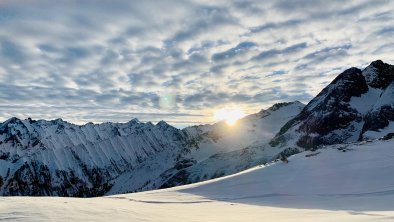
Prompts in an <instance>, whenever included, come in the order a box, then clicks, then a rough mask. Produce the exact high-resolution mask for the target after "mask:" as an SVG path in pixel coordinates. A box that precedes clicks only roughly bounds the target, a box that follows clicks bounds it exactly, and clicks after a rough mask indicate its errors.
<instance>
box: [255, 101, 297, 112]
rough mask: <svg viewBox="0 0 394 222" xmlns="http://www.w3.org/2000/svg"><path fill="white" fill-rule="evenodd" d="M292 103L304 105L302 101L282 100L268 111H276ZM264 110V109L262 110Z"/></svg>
mask: <svg viewBox="0 0 394 222" xmlns="http://www.w3.org/2000/svg"><path fill="white" fill-rule="evenodd" d="M290 105H304V104H302V103H301V102H300V101H298V100H297V101H293V102H281V103H275V104H274V105H272V106H271V107H270V108H268V111H276V110H278V109H280V108H282V107H286V106H290ZM262 111H264V110H262Z"/></svg>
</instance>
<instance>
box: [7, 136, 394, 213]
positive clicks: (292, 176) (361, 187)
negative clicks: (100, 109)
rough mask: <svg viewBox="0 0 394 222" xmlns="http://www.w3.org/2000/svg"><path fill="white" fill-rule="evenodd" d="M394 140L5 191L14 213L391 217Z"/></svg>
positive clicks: (11, 210)
mask: <svg viewBox="0 0 394 222" xmlns="http://www.w3.org/2000/svg"><path fill="white" fill-rule="evenodd" d="M393 147H394V140H387V141H374V142H362V143H359V144H347V145H333V146H327V147H325V148H323V149H320V150H318V151H314V152H311V151H306V152H303V153H300V154H297V155H294V156H292V157H290V158H289V163H287V164H286V163H284V162H275V163H271V164H269V165H267V166H259V167H255V168H252V169H249V170H247V171H244V172H241V173H238V174H235V175H232V176H227V177H224V178H219V179H215V180H211V181H206V182H201V183H197V184H192V185H187V186H180V187H176V188H170V189H165V190H157V191H149V192H141V193H135V194H124V195H116V196H105V197H98V198H89V199H78V198H59V197H0V220H13V221H108V220H110V221H393V220H394V206H393V204H392V203H393V202H394V177H392V176H391V174H392V172H394V161H393V159H394V149H393Z"/></svg>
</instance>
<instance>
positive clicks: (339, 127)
mask: <svg viewBox="0 0 394 222" xmlns="http://www.w3.org/2000/svg"><path fill="white" fill-rule="evenodd" d="M393 81H394V66H392V65H389V64H385V63H383V62H382V61H380V60H378V61H375V62H372V63H371V65H370V66H368V67H367V68H366V69H364V70H363V71H361V70H360V69H357V68H350V69H348V70H346V71H344V72H343V73H341V74H340V75H338V76H337V77H336V78H335V79H334V80H333V81H332V82H331V83H330V84H329V85H328V86H327V87H326V88H324V89H323V90H322V91H321V92H320V93H319V94H318V95H317V96H316V97H315V98H314V99H313V100H312V101H311V102H310V103H309V104H308V105H307V106H306V107H305V108H304V109H303V111H302V112H301V113H300V114H299V115H298V116H297V117H295V118H294V119H292V120H290V121H289V122H288V123H286V124H285V125H284V126H283V127H282V129H281V130H280V132H279V133H278V134H277V135H276V137H275V138H274V139H273V140H271V142H270V144H271V146H277V145H279V144H284V143H286V142H287V141H288V139H289V138H290V137H292V138H294V137H296V138H298V139H297V141H296V144H297V145H298V146H301V147H303V148H306V149H313V148H314V147H317V146H319V145H326V144H336V143H343V142H346V141H354V140H357V139H362V134H363V133H364V132H366V131H368V130H373V131H378V130H380V129H383V128H384V127H387V126H388V125H389V122H390V121H394V100H392V101H391V100H390V95H391V96H394V94H393V93H394V90H393V89H394V87H391V86H390V85H391V84H393ZM371 88H374V89H377V90H381V91H382V93H381V94H380V95H378V97H376V98H373V99H375V100H376V101H373V102H375V105H373V104H372V105H373V106H372V107H371V108H370V109H371V110H369V111H368V112H367V113H361V112H360V111H359V110H357V107H354V106H352V104H351V100H352V98H360V96H362V95H368V93H372V92H371V91H372V90H373V89H371ZM384 94H386V95H385V96H383V95H384ZM365 102H370V101H365ZM290 129H292V130H290ZM289 131H293V132H289ZM288 132H289V133H288ZM293 134H294V135H293ZM295 134H297V135H295Z"/></svg>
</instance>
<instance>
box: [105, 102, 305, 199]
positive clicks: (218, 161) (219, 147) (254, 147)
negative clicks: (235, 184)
mask: <svg viewBox="0 0 394 222" xmlns="http://www.w3.org/2000/svg"><path fill="white" fill-rule="evenodd" d="M303 107H304V105H303V104H302V103H300V102H298V101H296V102H291V103H279V104H275V105H273V106H272V107H270V108H269V109H267V110H261V111H260V112H259V113H256V114H252V115H249V116H246V117H244V118H243V119H240V120H239V121H238V123H237V126H235V127H229V126H228V125H227V124H225V123H224V122H219V123H217V124H214V125H201V126H193V127H188V128H185V129H184V130H182V132H183V133H184V135H185V137H186V138H187V142H186V144H188V146H187V148H186V149H182V151H183V152H181V153H180V154H179V155H178V156H176V158H174V157H175V156H174V155H168V153H167V152H163V153H162V154H160V155H163V156H160V155H159V156H155V157H154V158H152V159H150V160H148V161H146V162H144V163H143V164H142V165H141V166H140V167H138V168H136V169H134V170H132V171H128V172H126V173H124V174H122V175H121V176H119V178H117V179H116V181H115V183H114V186H113V188H112V189H111V190H110V192H109V193H108V194H115V193H126V192H132V191H142V190H151V189H157V188H166V187H172V186H177V185H183V184H188V183H194V182H199V181H204V180H208V179H212V178H217V177H220V176H224V175H229V174H232V173H236V172H240V171H242V170H245V169H248V168H250V167H253V166H256V165H258V164H263V163H266V162H268V161H271V160H272V159H275V158H276V157H277V156H278V154H279V153H280V152H281V150H280V149H269V148H267V149H266V148H265V147H264V146H265V145H266V144H267V143H268V142H269V140H270V139H271V138H272V137H273V136H274V135H275V133H277V132H278V130H279V129H280V126H281V125H283V124H284V123H286V122H287V121H289V120H290V119H292V118H294V117H295V116H296V115H297V114H298V113H299V112H300V111H301V110H302V108H303ZM153 175H154V176H153Z"/></svg>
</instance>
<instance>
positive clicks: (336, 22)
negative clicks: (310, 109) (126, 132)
mask: <svg viewBox="0 0 394 222" xmlns="http://www.w3.org/2000/svg"><path fill="white" fill-rule="evenodd" d="M393 8H394V3H393V2H392V1H387V0H377V1H368V0H365V1H350V0H349V1H347V0H346V1H339V0H334V1H323V0H295V1H286V0H275V1H274V0H272V1H271V0H268V1H256V0H236V1H231V2H229V1H225V0H218V1H206V0H202V1H196V0H187V1H176V0H163V1H151V0H147V1H143V2H141V1H138V2H137V1H134V0H132V1H125V0H114V1H93V0H86V1H66V0H59V1H56V3H54V2H53V1H49V0H43V1H42V0H40V1H38V0H31V1H27V2H23V3H21V2H17V1H9V0H5V1H2V3H0V25H1V29H0V57H1V59H0V103H1V104H2V108H1V109H0V121H3V120H5V119H7V118H10V117H11V116H17V117H19V118H26V117H28V116H30V117H33V118H47V119H55V118H59V117H62V118H64V119H67V120H69V121H71V122H77V123H83V122H86V121H92V122H102V121H123V122H126V121H128V120H129V119H131V118H133V117H138V118H142V120H144V121H149V120H151V121H159V120H160V119H164V120H166V121H168V122H170V123H171V122H173V123H175V124H182V123H184V124H189V123H207V122H212V119H211V118H210V116H211V115H212V113H213V110H215V109H217V108H220V107H223V106H226V105H238V106H240V107H241V108H242V109H244V110H245V112H247V113H253V112H256V111H258V110H260V109H261V108H264V107H268V106H270V105H272V104H273V103H275V102H281V101H289V100H300V101H302V102H308V101H309V100H310V99H311V98H312V97H313V96H314V95H316V94H317V93H318V92H319V91H320V90H321V89H322V87H324V85H325V84H327V83H328V82H330V81H331V80H332V79H333V78H334V77H335V76H336V75H337V74H339V73H340V72H341V71H342V70H344V69H346V68H348V67H351V66H358V67H360V68H362V67H363V66H365V65H367V64H369V63H370V62H371V61H372V60H376V59H382V60H384V61H385V62H389V63H394V60H393V58H392V49H393V48H394V39H393V38H390V37H391V36H392V34H393V27H394V17H393V14H394V10H393ZM168 15H171V16H168ZM165 97H168V98H171V103H164V102H163V98H165Z"/></svg>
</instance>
